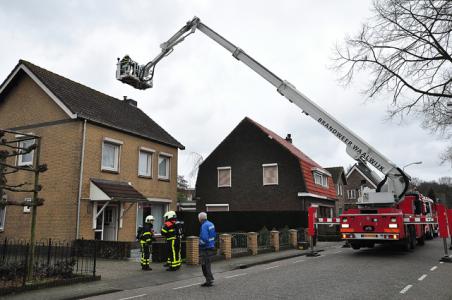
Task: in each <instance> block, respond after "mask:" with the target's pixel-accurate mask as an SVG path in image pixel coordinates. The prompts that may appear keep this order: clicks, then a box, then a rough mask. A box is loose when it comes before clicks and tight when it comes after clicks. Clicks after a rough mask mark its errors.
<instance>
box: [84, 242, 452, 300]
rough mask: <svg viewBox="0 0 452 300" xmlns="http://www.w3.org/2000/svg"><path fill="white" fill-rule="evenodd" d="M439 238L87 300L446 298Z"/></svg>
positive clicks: (449, 267)
mask: <svg viewBox="0 0 452 300" xmlns="http://www.w3.org/2000/svg"><path fill="white" fill-rule="evenodd" d="M442 245H443V244H442V240H440V239H436V240H434V241H428V242H426V244H425V246H422V247H420V246H417V247H416V249H415V250H414V251H413V252H404V251H402V250H398V249H396V248H393V247H386V246H385V247H383V246H377V247H375V248H373V249H362V250H359V251H354V250H352V249H350V248H339V247H336V248H332V249H329V250H327V251H324V252H321V256H318V257H315V258H310V257H305V256H301V257H296V258H291V259H286V260H282V261H277V262H273V263H270V264H264V265H258V266H254V267H251V268H247V269H239V270H234V271H228V272H224V273H217V274H215V277H216V280H215V286H213V287H210V288H205V287H200V286H199V284H200V283H202V282H203V278H202V277H195V278H191V279H189V280H183V281H178V282H172V283H169V284H164V285H159V286H154V287H149V288H139V289H133V290H127V291H122V292H118V293H114V294H107V295H101V296H97V297H92V298H89V299H118V300H119V299H122V300H129V299H133V300H135V299H209V300H210V299H228V300H231V299H234V300H236V299H452V263H441V262H439V258H441V256H442V255H443V253H444V252H443V248H442Z"/></svg>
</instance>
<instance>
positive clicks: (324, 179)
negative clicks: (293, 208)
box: [312, 171, 328, 188]
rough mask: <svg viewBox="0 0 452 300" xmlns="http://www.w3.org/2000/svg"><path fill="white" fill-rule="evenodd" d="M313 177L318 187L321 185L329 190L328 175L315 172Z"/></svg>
mask: <svg viewBox="0 0 452 300" xmlns="http://www.w3.org/2000/svg"><path fill="white" fill-rule="evenodd" d="M312 176H313V177H314V183H315V184H316V185H320V186H323V187H325V188H328V176H327V175H325V174H323V173H320V172H317V171H314V172H312Z"/></svg>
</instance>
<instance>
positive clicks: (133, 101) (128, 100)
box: [124, 96, 138, 107]
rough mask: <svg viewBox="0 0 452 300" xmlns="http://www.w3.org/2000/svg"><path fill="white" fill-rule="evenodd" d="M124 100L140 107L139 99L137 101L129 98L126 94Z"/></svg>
mask: <svg viewBox="0 0 452 300" xmlns="http://www.w3.org/2000/svg"><path fill="white" fill-rule="evenodd" d="M124 102H125V103H127V104H129V105H132V106H135V107H138V103H137V101H135V100H133V99H129V98H127V96H124Z"/></svg>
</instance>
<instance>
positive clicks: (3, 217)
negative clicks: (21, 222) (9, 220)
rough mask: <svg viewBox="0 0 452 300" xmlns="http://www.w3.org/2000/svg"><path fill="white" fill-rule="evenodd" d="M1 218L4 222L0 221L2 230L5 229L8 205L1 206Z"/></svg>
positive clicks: (0, 229)
mask: <svg viewBox="0 0 452 300" xmlns="http://www.w3.org/2000/svg"><path fill="white" fill-rule="evenodd" d="M0 220H2V222H0V231H4V230H5V222H6V206H4V207H0Z"/></svg>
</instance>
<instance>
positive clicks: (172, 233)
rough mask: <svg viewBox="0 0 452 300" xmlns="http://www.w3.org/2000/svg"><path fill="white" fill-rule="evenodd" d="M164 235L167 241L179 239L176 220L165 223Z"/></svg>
mask: <svg viewBox="0 0 452 300" xmlns="http://www.w3.org/2000/svg"><path fill="white" fill-rule="evenodd" d="M162 235H163V236H164V237H165V239H166V240H167V241H170V240H175V239H177V238H178V235H177V231H176V220H171V221H166V222H165V223H163V227H162Z"/></svg>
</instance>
